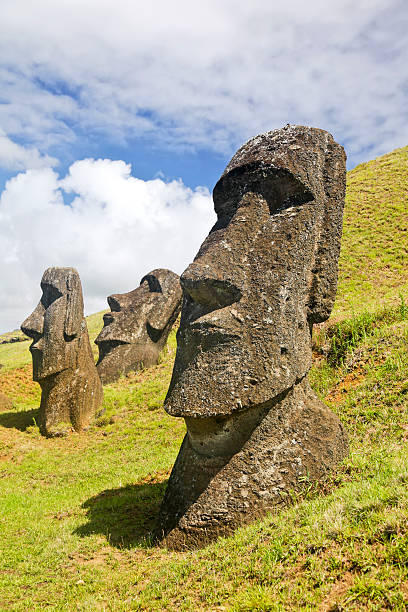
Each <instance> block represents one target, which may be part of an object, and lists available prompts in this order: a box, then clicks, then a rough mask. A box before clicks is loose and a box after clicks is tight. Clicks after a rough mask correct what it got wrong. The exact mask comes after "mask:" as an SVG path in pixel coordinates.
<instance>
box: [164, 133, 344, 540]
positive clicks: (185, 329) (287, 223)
mask: <svg viewBox="0 0 408 612" xmlns="http://www.w3.org/2000/svg"><path fill="white" fill-rule="evenodd" d="M344 195H345V153H344V150H343V148H342V147H341V146H340V145H338V144H337V143H336V142H335V141H334V140H333V138H332V136H331V135H330V134H328V133H327V132H325V131H323V130H319V129H316V128H309V127H304V126H289V125H288V126H286V127H285V128H283V129H281V130H276V131H273V132H268V133H266V134H262V135H260V136H257V137H256V138H253V139H252V140H250V141H249V142H248V143H246V144H245V145H244V146H243V147H242V148H241V149H240V150H239V151H238V152H237V153H236V154H235V155H234V157H233V158H232V160H231V162H230V163H229V164H228V166H227V168H226V170H225V172H224V174H223V175H222V177H221V179H220V180H219V181H218V183H217V185H216V186H215V188H214V193H213V197H214V204H215V211H216V213H217V216H218V221H217V223H216V224H215V226H214V227H213V229H212V230H211V232H210V234H209V236H208V237H207V239H206V240H205V241H204V243H203V244H202V246H201V248H200V250H199V252H198V254H197V256H196V258H195V260H194V262H193V263H192V264H191V265H190V266H189V267H188V268H187V270H185V272H184V273H183V274H182V276H181V285H182V288H183V294H184V299H183V306H182V312H181V324H180V329H179V332H178V347H177V355H176V361H175V365H174V371H173V377H172V380H171V383H170V388H169V391H168V394H167V398H166V402H165V408H166V410H167V412H168V413H169V414H171V415H173V416H179V417H184V418H185V421H186V425H187V434H186V437H185V440H184V442H183V445H182V447H181V449H180V452H179V456H178V458H177V461H176V463H175V466H174V468H173V471H172V474H171V477H170V481H169V484H168V488H167V491H166V494H165V497H164V500H163V504H162V508H161V514H160V529H161V532H162V533H163V534H164V535H165V536H166V540H165V541H166V542H167V544H168V545H169V546H174V547H180V546H183V545H194V544H196V543H199V542H203V541H206V540H208V539H211V538H214V537H215V536H217V535H218V534H219V533H224V532H226V531H228V530H229V529H231V528H232V527H234V526H235V525H237V524H240V523H243V522H247V521H249V520H251V519H252V518H253V517H254V516H256V515H258V514H262V513H264V512H265V511H267V510H268V509H271V508H273V507H275V506H276V505H278V504H280V503H282V502H283V501H285V499H286V496H287V493H288V491H289V490H290V489H293V488H296V487H298V486H299V485H300V482H301V481H302V480H304V478H306V477H307V478H310V479H318V478H321V477H322V476H323V475H324V474H326V473H327V472H328V470H330V469H331V468H333V467H334V466H335V465H336V463H337V462H339V461H340V460H341V459H342V458H343V457H344V456H345V454H346V453H347V448H348V447H347V438H346V435H345V433H344V431H343V428H342V426H341V424H340V422H339V420H338V419H337V417H335V416H334V415H333V414H332V413H331V412H330V411H329V409H328V408H327V407H326V406H324V405H323V404H322V403H321V402H320V401H319V400H318V398H317V396H316V395H315V394H314V393H313V391H312V390H311V389H310V387H309V384H308V381H307V373H308V371H309V369H310V366H311V360H312V348H311V330H312V326H313V323H316V322H320V321H324V320H325V319H327V317H328V316H329V314H330V311H331V309H332V306H333V303H334V298H335V294H336V284H337V262H338V256H339V250H340V238H341V226H342V212H343V205H344Z"/></svg>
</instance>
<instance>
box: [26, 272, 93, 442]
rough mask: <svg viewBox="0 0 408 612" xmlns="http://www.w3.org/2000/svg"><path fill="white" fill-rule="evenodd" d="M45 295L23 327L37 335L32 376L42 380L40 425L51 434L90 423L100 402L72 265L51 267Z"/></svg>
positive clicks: (46, 276)
mask: <svg viewBox="0 0 408 612" xmlns="http://www.w3.org/2000/svg"><path fill="white" fill-rule="evenodd" d="M41 289H42V291H43V295H42V297H41V300H40V302H39V304H38V306H37V307H36V309H35V310H34V312H32V314H31V315H30V316H29V317H28V318H27V319H26V320H25V321H24V322H23V323H22V325H21V329H22V331H23V332H24V333H25V334H26V335H27V336H29V337H30V338H32V339H33V343H32V344H31V346H30V351H31V355H32V358H33V380H35V381H37V382H38V383H39V384H40V385H41V389H42V394H41V405H40V412H39V427H40V430H41V432H42V433H43V434H45V435H47V436H57V435H63V434H64V433H66V432H67V431H69V430H70V428H73V429H75V430H77V431H80V430H81V429H83V428H84V427H85V426H87V425H88V424H89V423H90V421H91V419H92V418H93V417H94V416H95V414H96V413H97V412H98V411H99V410H100V408H101V404H102V385H101V381H100V379H99V376H98V373H97V371H96V367H95V363H94V360H93V356H92V351H91V346H90V343H89V336H88V330H87V326H86V321H85V318H84V304H83V298H82V287H81V281H80V278H79V275H78V272H77V271H76V270H74V268H48V269H47V270H46V271H45V272H44V274H43V277H42V280H41Z"/></svg>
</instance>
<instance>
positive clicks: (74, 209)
mask: <svg viewBox="0 0 408 612" xmlns="http://www.w3.org/2000/svg"><path fill="white" fill-rule="evenodd" d="M67 195H68V196H70V198H73V199H72V201H71V202H70V204H69V205H67V204H66V203H65V201H64V198H66V197H67ZM214 219H215V214H214V212H213V205H212V200H211V196H210V194H209V192H208V190H207V189H205V188H197V189H195V190H191V189H189V188H188V187H186V186H185V185H184V184H183V183H182V182H181V181H172V182H169V183H166V182H165V181H163V180H162V179H155V180H151V181H143V180H140V179H138V178H136V177H134V176H132V174H131V168H130V166H129V165H128V164H126V163H125V162H123V161H112V160H110V159H98V160H93V159H84V160H81V161H77V162H75V163H74V164H72V165H71V167H70V168H69V172H68V173H67V175H66V176H65V177H64V178H62V179H60V178H59V176H58V174H57V173H56V172H55V171H54V170H52V169H51V168H40V169H30V170H28V171H26V172H22V173H20V174H18V175H17V176H15V177H14V178H12V179H10V180H9V181H8V182H7V183H6V187H5V189H4V191H3V193H2V194H1V197H0V258H1V260H2V274H1V297H0V300H1V304H0V313H1V314H0V330H1V331H7V330H9V329H14V328H16V327H18V326H19V324H20V323H21V321H22V320H23V319H24V318H25V317H26V316H27V314H29V313H30V312H31V310H32V308H33V307H34V305H35V304H36V303H37V302H38V299H39V297H40V295H41V290H40V288H39V282H40V280H41V276H42V273H43V271H44V270H45V269H46V268H47V267H49V266H73V267H75V268H77V269H78V271H79V274H80V276H81V279H82V284H83V290H84V295H85V304H86V310H87V312H88V313H90V312H95V311H97V310H101V309H103V308H107V304H106V296H107V295H109V294H110V293H116V292H125V291H130V290H131V289H134V288H135V287H137V286H138V284H139V282H140V279H141V277H142V276H143V275H144V274H145V273H146V272H148V271H150V270H152V269H154V268H157V267H163V268H170V269H172V270H174V271H175V272H178V273H181V272H182V271H183V269H184V268H185V267H186V265H187V264H188V263H189V262H190V261H191V260H192V259H193V257H194V255H195V253H196V251H197V250H198V247H199V245H200V244H201V242H202V240H203V239H204V237H205V236H206V235H207V233H208V231H209V229H210V227H211V226H212V224H213V222H214Z"/></svg>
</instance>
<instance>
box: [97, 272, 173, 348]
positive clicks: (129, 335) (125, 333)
mask: <svg viewBox="0 0 408 612" xmlns="http://www.w3.org/2000/svg"><path fill="white" fill-rule="evenodd" d="M180 299H181V288H180V278H179V276H178V275H177V274H175V273H174V272H172V271H171V270H165V269H157V270H153V271H152V272H149V273H148V274H146V275H145V276H144V277H143V278H142V280H141V281H140V286H139V287H137V289H134V290H133V291H129V292H128V293H117V294H114V295H110V296H109V297H108V304H109V306H110V309H111V312H109V313H106V314H105V315H104V317H103V320H104V327H103V329H102V331H101V332H100V334H99V336H98V337H97V338H96V340H95V342H96V344H97V345H98V346H99V352H100V359H102V358H103V357H104V356H105V355H106V354H107V353H108V352H110V351H112V350H113V349H114V348H115V347H117V346H120V345H126V344H135V343H136V344H138V343H146V342H149V341H151V342H153V343H156V342H158V341H159V340H160V338H161V336H162V334H163V331H164V329H165V328H166V327H167V325H168V324H169V321H170V320H171V318H172V315H173V313H174V312H175V311H176V310H177V307H178V308H179V306H178V305H179V303H180ZM173 322H174V320H172V321H171V324H173ZM166 339H167V337H166Z"/></svg>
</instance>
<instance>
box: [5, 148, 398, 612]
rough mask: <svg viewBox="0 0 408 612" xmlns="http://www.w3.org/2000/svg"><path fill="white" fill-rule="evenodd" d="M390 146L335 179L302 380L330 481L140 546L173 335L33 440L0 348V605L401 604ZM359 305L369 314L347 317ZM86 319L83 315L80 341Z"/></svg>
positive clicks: (167, 422)
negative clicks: (336, 276)
mask: <svg viewBox="0 0 408 612" xmlns="http://www.w3.org/2000/svg"><path fill="white" fill-rule="evenodd" d="M407 156H408V149H402V150H399V151H396V152H394V153H392V154H390V155H389V156H384V157H383V158H380V159H379V160H375V161H374V162H370V163H369V164H364V165H363V166H359V167H358V168H356V169H355V170H354V171H352V172H351V173H349V183H350V191H349V194H348V202H347V207H346V216H345V230H344V242H343V249H342V260H341V276H340V284H339V295H338V300H337V303H336V318H337V319H340V320H341V321H340V322H339V323H337V324H333V323H332V324H331V326H326V327H325V328H324V329H323V330H321V331H320V332H318V333H317V334H316V339H315V355H316V360H315V365H314V367H313V370H312V372H311V376H310V378H311V381H312V384H313V386H314V388H315V389H316V391H317V392H318V393H319V395H320V396H321V397H322V398H323V399H324V401H325V402H326V403H327V404H328V405H329V406H330V407H331V409H332V410H333V411H335V412H336V413H337V414H338V415H339V416H340V418H341V419H342V421H343V423H344V425H345V427H346V429H347V431H348V433H349V436H350V456H349V457H348V458H347V460H346V461H345V462H344V465H343V466H341V467H340V468H339V470H338V472H337V473H336V474H333V475H332V477H331V478H330V480H328V481H326V482H322V483H319V484H318V485H316V484H312V483H308V482H307V481H305V483H304V490H303V492H302V493H301V494H300V493H297V494H295V493H293V495H292V499H291V505H290V507H289V508H287V509H284V510H281V511H277V512H276V513H274V514H271V515H269V516H268V517H266V518H265V519H263V520H261V521H257V522H255V523H254V524H253V525H250V526H248V527H245V528H242V529H239V530H237V532H236V533H235V534H234V535H233V536H231V537H229V538H225V539H220V540H219V541H218V542H216V543H214V544H212V545H211V546H208V547H207V548H206V549H204V550H201V551H191V552H185V553H175V552H169V551H166V550H163V549H161V548H159V547H157V546H155V545H154V544H153V542H152V540H151V533H152V530H153V528H154V525H155V517H156V516H157V512H158V508H159V505H160V501H161V498H162V496H163V493H164V488H165V486H166V481H167V478H168V474H169V471H170V469H171V467H172V464H173V462H174V460H175V457H176V455H177V452H178V449H179V446H180V443H181V440H182V437H183V435H184V424H183V422H182V421H181V420H180V419H174V418H171V417H169V416H167V415H166V414H165V412H164V411H163V410H162V409H161V406H162V402H163V399H164V395H165V393H166V390H167V386H168V383H169V380H170V375H171V370H172V364H173V360H174V354H175V331H173V332H172V334H171V335H170V338H169V342H168V345H167V347H166V349H165V350H164V352H163V354H162V359H161V363H160V364H159V365H158V366H155V367H153V368H150V369H149V370H146V371H144V372H140V373H133V374H130V375H128V376H127V377H125V378H123V379H121V380H120V381H118V382H117V383H115V384H112V385H107V386H106V387H105V388H104V393H105V397H104V405H105V407H106V414H105V415H104V416H103V417H101V418H100V419H99V420H98V421H97V422H96V423H95V425H94V426H92V427H91V428H90V429H89V430H88V431H87V432H84V433H82V434H72V435H70V436H69V437H68V438H65V439H50V440H47V439H44V438H42V437H41V436H40V435H39V432H38V428H37V426H36V423H35V419H36V413H37V406H38V403H39V399H40V389H39V386H38V385H37V384H36V383H33V382H32V380H31V365H30V355H29V353H28V345H29V343H28V342H20V343H16V344H12V345H0V362H2V363H4V364H5V367H4V368H3V369H2V370H1V371H0V392H3V393H6V394H7V395H8V396H9V397H10V398H11V399H12V400H13V408H12V409H11V410H10V409H7V410H6V411H4V412H0V532H1V534H2V538H1V544H0V547H1V549H2V555H1V559H0V610H3V609H4V610H40V609H44V608H45V607H49V608H51V609H56V610H74V609H76V610H92V611H93V610H118V611H119V610H123V611H127V610H147V611H150V610H185V611H187V610H188V611H190V610H208V611H210V610H211V611H215V610H219V611H221V610H232V611H234V610H235V611H238V610H240V611H249V610H265V611H266V610H269V611H274V610H276V611H278V610H316V609H317V610H322V611H323V610H324V611H327V612H329V611H331V612H334V611H336V610H337V611H338V610H385V609H394V610H401V611H402V610H406V609H407V608H408V488H407V483H408V444H407V442H408V307H407V306H406V304H405V303H404V302H403V301H401V299H400V298H399V293H401V292H405V296H407V293H406V289H407V270H406V268H405V270H404V269H402V268H401V267H400V266H402V263H401V262H405V265H406V246H407V245H406V244H405V243H404V236H405V234H404V231H405V230H404V229H403V221H404V218H405V220H406V215H405V216H404V200H403V197H404V196H403V194H404V193H406V191H405V192H404V187H403V183H404V177H403V175H402V171H401V172H400V170H398V172H397V173H396V174H397V177H399V178H396V179H395V180H394V179H392V177H393V173H392V172H391V174H390V167H391V166H392V167H394V166H395V168H396V169H397V168H398V169H403V168H404V167H406V164H407ZM387 159H388V162H390V163H388V162H387ZM404 164H405V166H404ZM378 168H383V170H381V172H380V171H379V170H378ZM384 176H387V177H388V178H387V180H389V181H391V179H392V180H393V187H392V189H396V193H397V195H396V199H395V202H394V200H391V198H388V199H384V204H383V208H384V210H383V211H382V212H381V214H380V212H378V210H377V209H378V202H379V200H377V195H378V193H380V191H379V190H378V189H377V188H374V186H375V183H383V182H384V180H385V179H384ZM364 177H366V179H367V180H366V179H365V178H364ZM373 177H374V178H373ZM386 187H387V185H385V184H384V186H383V190H382V191H381V193H382V194H383V195H384V194H385V193H386V192H387V189H386ZM390 190H391V187H390V189H389V190H388V191H390ZM364 194H365V195H364ZM367 194H370V195H367ZM381 197H383V196H381ZM384 198H385V196H384ZM385 207H386V210H387V211H388V216H389V218H388V219H387V215H386V213H385V212H384V211H385ZM394 209H395V215H391V212H392V211H393V210H394ZM361 211H364V212H361ZM377 213H378V215H379V216H378V215H377ZM376 215H377V216H376ZM381 215H383V217H381ZM384 215H385V216H384ZM374 218H375V219H376V220H375V219H374ZM380 218H384V222H383V223H380V221H379V219H380ZM386 219H387V224H386V223H385V220H386ZM391 233H393V236H394V238H393V241H394V242H393V244H391V243H390V240H389V236H390V235H391ZM371 235H372V236H375V239H373V240H370V236H371ZM378 245H380V246H378ZM395 245H397V246H396V247H395V248H394V246H395ZM387 249H388V250H387ZM362 262H366V263H365V265H364V268H365V270H363V269H362V268H363V266H362ZM387 262H388V263H387ZM386 263H387V265H388V266H389V267H385V264H386ZM384 270H385V272H384ZM383 272H384V273H383ZM398 283H399V284H398ZM381 302H385V303H387V304H388V303H390V304H392V305H391V306H387V308H385V309H384V308H382V307H380V304H381ZM406 302H408V299H406ZM394 303H395V305H394ZM365 307H368V308H369V309H370V310H371V311H373V312H372V313H371V314H366V313H360V314H358V315H356V316H353V315H352V311H353V310H355V312H359V311H361V310H362V309H364V308H365ZM101 314H102V313H98V314H97V315H93V316H92V318H91V320H90V321H89V324H90V328H91V333H90V335H91V336H93V337H94V336H95V335H96V334H97V332H98V331H99V328H100V327H101V325H102V319H101Z"/></svg>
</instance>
